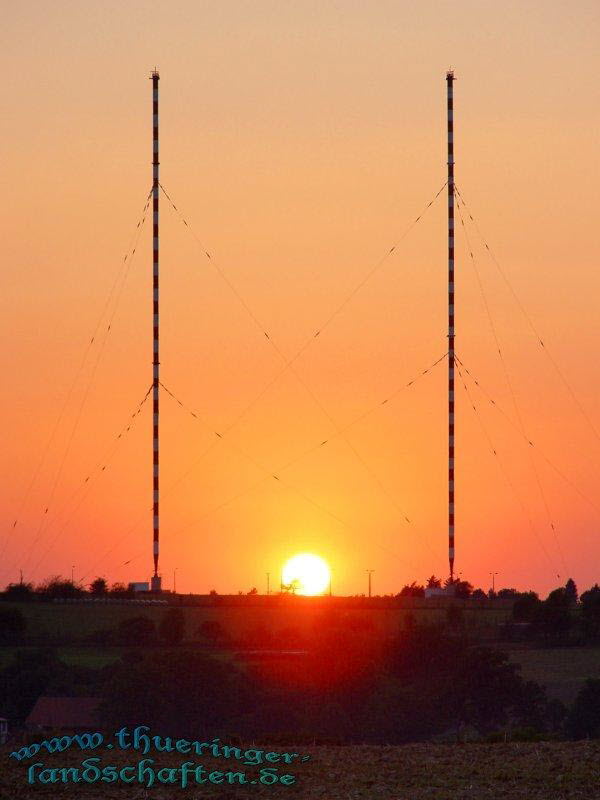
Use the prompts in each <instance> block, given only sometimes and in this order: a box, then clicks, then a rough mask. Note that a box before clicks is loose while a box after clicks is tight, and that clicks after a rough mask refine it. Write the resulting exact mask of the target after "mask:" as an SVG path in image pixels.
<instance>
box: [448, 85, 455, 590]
mask: <svg viewBox="0 0 600 800" xmlns="http://www.w3.org/2000/svg"><path fill="white" fill-rule="evenodd" d="M446 83H447V86H448V561H449V564H450V581H453V580H454V118H453V112H454V94H453V83H454V72H453V71H452V70H449V71H448V72H447V73H446Z"/></svg>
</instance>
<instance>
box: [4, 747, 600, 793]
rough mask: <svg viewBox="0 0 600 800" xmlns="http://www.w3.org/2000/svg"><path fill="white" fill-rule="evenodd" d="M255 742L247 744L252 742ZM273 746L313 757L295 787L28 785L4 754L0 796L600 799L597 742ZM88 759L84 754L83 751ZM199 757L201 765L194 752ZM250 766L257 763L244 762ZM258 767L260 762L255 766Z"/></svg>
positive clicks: (211, 765)
mask: <svg viewBox="0 0 600 800" xmlns="http://www.w3.org/2000/svg"><path fill="white" fill-rule="evenodd" d="M248 746H250V745H248ZM267 749H269V750H276V751H278V752H284V751H286V750H288V751H289V750H292V751H293V752H300V753H302V754H307V755H310V760H309V761H307V762H305V763H301V764H298V765H297V766H295V767H293V768H289V769H290V771H291V772H293V773H294V774H295V775H296V779H297V782H296V784H295V785H292V786H261V785H253V786H252V787H251V788H249V789H247V788H246V787H240V786H236V787H233V786H222V785H214V786H201V787H198V788H194V787H188V788H186V789H185V790H182V789H181V788H180V787H179V786H171V787H168V786H165V787H163V786H157V785H155V786H153V787H152V789H151V790H148V789H146V788H144V787H142V786H138V785H129V786H125V785H124V784H118V783H117V784H110V785H106V784H104V785H100V786H99V785H97V784H96V785H82V784H78V785H77V787H75V786H73V785H69V786H62V785H57V784H50V785H39V784H36V785H35V786H32V787H27V785H26V767H25V765H24V764H18V763H16V762H14V760H13V759H10V760H9V759H8V753H9V752H10V751H9V750H8V749H7V748H4V749H3V751H2V754H1V759H2V770H1V772H0V797H2V798H13V797H19V798H23V800H33V798H36V800H37V798H56V797H69V796H70V797H74V796H77V797H85V798H89V800H100V798H102V800H107V799H108V798H119V797H124V796H127V797H130V798H139V800H141V798H145V797H149V796H152V797H154V798H155V799H156V800H167V798H169V800H172V798H174V797H177V796H178V795H179V793H181V796H183V797H190V798H200V797H201V798H203V800H204V799H205V798H206V799H207V800H208V798H214V800H217V798H220V799H221V800H223V798H226V800H231V798H240V800H241V799H242V798H261V797H274V798H277V797H281V798H283V797H297V798H307V800H316V799H317V798H322V800H342V799H343V800H347V798H352V800H363V799H364V800H449V798H453V800H482V798H492V799H493V800H498V798H502V800H524V798H528V800H548V799H549V798H552V800H574V799H575V798H583V797H585V798H587V800H597V799H598V798H600V787H599V786H598V766H597V765H598V761H599V758H600V743H598V742H543V743H522V744H519V743H509V744H467V745H458V744H414V745H404V746H399V747H366V746H349V747H313V746H308V747H297V748H293V749H292V748H289V747H285V746H282V745H279V746H277V747H275V746H271V747H269V748H267ZM96 754H97V755H99V756H101V757H102V763H103V764H108V763H112V764H117V765H118V764H125V763H136V761H137V756H136V757H132V756H130V755H128V754H127V755H125V754H124V753H122V752H121V753H119V754H117V751H111V752H110V754H108V753H106V752H101V751H97V753H96ZM82 755H83V754H82V753H80V752H79V753H75V752H74V751H70V752H69V753H68V754H63V755H59V754H54V755H53V756H46V758H45V759H44V761H45V762H46V763H47V764H48V766H50V765H51V766H55V767H59V766H76V765H77V764H79V763H81V761H82ZM83 757H85V756H83ZM183 760H185V759H184V757H182V756H181V755H179V756H178V757H173V756H163V755H162V754H161V755H160V756H157V764H158V765H160V766H167V765H171V766H175V765H177V764H179V763H181V762H182V761H183ZM201 762H202V764H203V765H205V766H206V768H207V769H217V770H224V769H229V768H236V769H237V768H239V765H236V766H235V767H233V766H232V765H230V764H228V765H227V767H224V764H223V759H220V760H215V759H207V758H204V757H202V758H201ZM196 763H199V759H198V758H197V761H196ZM245 769H247V770H248V771H249V772H251V771H252V769H253V768H251V767H246V768H245ZM254 769H256V768H254Z"/></svg>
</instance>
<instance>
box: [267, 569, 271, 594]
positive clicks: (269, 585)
mask: <svg viewBox="0 0 600 800" xmlns="http://www.w3.org/2000/svg"><path fill="white" fill-rule="evenodd" d="M269 594H271V573H270V572H267V596H268V595H269Z"/></svg>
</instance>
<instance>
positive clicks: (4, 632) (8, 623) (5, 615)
mask: <svg viewBox="0 0 600 800" xmlns="http://www.w3.org/2000/svg"><path fill="white" fill-rule="evenodd" d="M26 628H27V620H26V619H25V617H24V616H23V614H22V613H21V611H19V609H18V608H0V644H2V645H6V644H19V643H20V642H21V641H22V640H23V634H24V633H25V630H26Z"/></svg>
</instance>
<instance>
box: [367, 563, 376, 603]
mask: <svg viewBox="0 0 600 800" xmlns="http://www.w3.org/2000/svg"><path fill="white" fill-rule="evenodd" d="M374 572H375V570H374V569H368V570H367V575H368V576H369V597H371V575H372V574H373V573H374Z"/></svg>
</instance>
